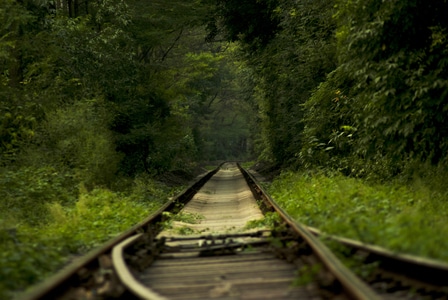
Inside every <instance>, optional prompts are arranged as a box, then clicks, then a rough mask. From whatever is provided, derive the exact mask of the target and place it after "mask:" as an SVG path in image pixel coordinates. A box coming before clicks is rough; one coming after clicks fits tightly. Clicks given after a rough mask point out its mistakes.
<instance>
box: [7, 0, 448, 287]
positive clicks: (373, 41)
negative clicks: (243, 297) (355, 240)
mask: <svg viewBox="0 0 448 300" xmlns="http://www.w3.org/2000/svg"><path fill="white" fill-rule="evenodd" d="M446 11H448V3H447V2H446V1H444V0H430V1H423V0H412V1H404V0H397V1H381V0H356V1H348V0H303V1H295V0H264V1H260V0H238V1H235V0H231V1H230V0H229V1H222V0H200V1H180V0H173V1H163V0H154V1H150V2H148V1H136V0H95V1H78V0H73V1H72V0H70V1H65V0H64V1H47V0H44V1H37V0H23V1H16V0H0V197H1V200H0V218H1V222H0V223H1V229H0V236H1V237H2V239H5V240H6V241H8V242H7V243H6V245H7V246H8V247H16V239H18V240H17V241H18V242H20V243H21V246H22V247H21V248H23V251H24V253H25V252H26V251H32V249H34V250H35V249H37V248H36V247H41V246H39V245H49V244H47V243H48V242H46V241H45V240H39V241H38V240H37V239H35V237H31V233H30V232H32V231H33V230H34V231H35V232H37V233H36V234H35V236H36V237H39V236H40V237H43V235H44V234H45V232H46V231H48V230H50V228H51V226H55V225H52V224H56V223H57V222H59V221H60V222H62V223H64V222H65V221H64V220H72V221H73V222H77V220H75V219H76V216H77V215H79V214H81V211H80V210H82V209H83V208H82V207H79V205H81V204H79V203H84V201H85V199H87V198H88V199H91V201H92V202H95V201H98V203H99V204H98V207H104V211H105V212H103V213H104V214H106V215H104V219H109V220H110V221H111V222H112V220H113V219H114V218H112V217H108V216H107V212H108V209H107V208H106V207H109V208H110V211H111V214H112V215H116V216H119V214H118V213H117V212H116V211H115V210H116V209H121V208H122V206H120V205H125V204H126V205H129V207H134V204H135V205H136V206H135V207H136V209H137V208H138V207H140V204H138V203H140V201H143V200H142V199H143V198H140V196H141V194H139V192H137V191H134V192H130V191H129V186H141V184H140V181H139V180H141V179H139V178H142V177H141V176H143V175H142V174H145V176H150V177H152V178H153V179H145V182H148V184H150V185H149V186H151V184H152V182H153V180H154V178H155V177H157V176H160V175H162V174H167V173H169V172H176V171H178V172H179V170H181V171H182V172H185V171H186V170H190V169H192V168H195V167H196V166H197V163H198V162H199V161H211V160H222V159H232V160H233V159H235V160H241V159H247V158H250V159H252V158H254V157H257V156H258V157H259V159H260V160H267V161H270V162H273V163H275V164H276V165H278V166H280V167H282V168H284V169H290V170H294V171H297V170H301V172H304V173H300V174H302V175H303V174H305V175H303V176H302V177H300V176H299V177H295V176H296V175H291V174H289V173H288V175H284V177H282V178H281V179H280V180H279V181H277V183H276V184H278V185H282V184H281V182H282V180H283V181H284V182H285V183H286V182H289V184H293V183H296V182H300V183H301V184H304V185H306V184H307V182H308V181H312V182H313V184H314V185H316V186H323V187H325V188H327V189H328V190H327V192H325V191H323V190H316V189H315V190H312V189H311V188H310V190H309V193H313V192H314V193H318V194H319V195H320V194H322V195H324V194H326V193H328V194H327V197H328V198H332V199H333V200H334V201H335V202H334V203H333V204H331V205H332V206H334V208H335V210H336V211H339V210H340V209H342V208H341V207H344V205H347V204H344V203H345V202H347V203H352V204H353V207H357V209H358V211H356V212H355V211H352V213H351V214H352V215H353V217H352V216H350V217H348V218H343V219H340V220H341V222H342V223H344V221H345V220H351V221H350V222H351V223H353V224H355V226H354V228H358V229H357V230H358V231H359V232H354V231H353V232H351V233H350V232H347V234H348V235H350V236H352V237H355V236H356V235H358V236H359V237H360V236H361V235H362V239H365V240H372V241H375V238H376V236H377V235H379V232H382V231H387V230H389V231H392V232H390V238H391V240H392V241H394V243H397V246H396V247H399V245H398V244H400V245H406V242H404V240H403V242H402V243H401V240H400V238H394V234H397V232H404V231H403V230H404V229H403V228H404V227H406V226H405V225H406V224H408V223H409V224H411V223H416V224H417V223H422V224H423V225H422V227H421V231H420V232H418V233H415V234H419V233H422V234H423V233H425V232H426V230H428V232H429V230H430V227H431V226H430V225H431V224H432V225H434V226H441V227H440V232H443V230H445V229H443V228H442V227H443V226H442V225H441V223H439V219H438V218H439V217H438V216H440V218H442V217H443V214H444V212H445V211H446V207H445V206H444V204H443V203H444V202H443V199H444V198H446V184H445V183H444V182H443V181H441V180H438V179H439V178H445V177H446V175H447V174H448V170H447V166H448V163H447V161H448V160H447V153H448V151H447V150H448V146H447V145H448V143H447V137H448V134H447V132H448V129H447V128H448V127H447V121H446V120H445V119H446V118H445V114H446V110H447V107H448V106H447V104H446V100H447V99H448V98H447V95H448V68H447V65H448V52H447V51H448V50H447V49H448V38H447V37H448V23H447V22H448V21H447V18H446ZM316 170H318V171H319V172H321V173H319V172H317V173H315V172H316ZM307 172H314V173H313V174H318V175H313V176H312V177H309V176H308V177H307V175H306V174H311V173H307ZM322 174H332V175H331V176H323V175H322ZM334 174H343V175H345V176H349V177H350V178H348V179H347V178H344V177H340V175H334ZM291 178H294V182H290V180H292V179H291ZM310 178H311V179H310ZM353 178H359V179H361V180H367V181H354V180H353ZM421 178H423V180H420V179H421ZM425 178H430V179H429V180H426V179H425ZM317 179H319V182H321V183H319V182H317V181H314V180H317ZM419 180H420V181H419ZM343 182H344V184H347V186H349V187H350V189H348V190H346V194H347V195H348V198H347V199H345V200H343V198H342V196H339V194H337V193H338V192H336V187H337V186H338V185H341V184H342V183H343ZM389 182H393V184H389ZM416 182H419V184H416ZM382 183H387V184H386V185H385V186H381V184H382ZM435 183H438V185H437V186H434V184H435ZM311 187H312V185H311ZM372 187H374V189H373V188H372ZM276 189H277V187H276ZM157 191H158V189H155V190H154V191H153V192H154V195H159V194H158V192H157ZM280 191H281V189H280V187H279V188H278V191H277V190H276V192H275V193H277V192H278V193H280V194H279V196H281V197H282V198H284V200H285V203H284V204H285V205H286V206H288V207H290V208H291V207H294V205H295V206H300V205H309V210H308V215H303V216H301V217H300V218H309V219H307V220H305V221H306V222H309V223H310V224H309V225H313V224H314V225H316V226H323V227H325V226H329V225H328V224H327V225H325V224H326V223H324V222H323V221H322V220H321V219H320V218H321V216H319V214H318V213H316V212H314V211H313V210H312V207H314V208H313V209H316V211H320V212H321V213H322V214H326V213H324V212H323V205H324V204H325V205H328V204H329V203H332V202H328V203H327V202H326V201H330V200H328V199H326V200H325V201H324V199H323V198H322V199H321V198H319V197H320V196H319V197H317V196H312V197H311V196H310V197H311V198H306V197H307V195H304V194H301V193H300V192H299V191H297V193H299V194H298V195H295V196H300V197H297V198H296V197H293V198H294V199H296V200H288V201H286V198H287V196H285V195H286V194H285V195H283V192H280ZM429 191H430V192H429ZM123 193H124V194H123ZM333 193H335V194H333ZM358 194H359V195H360V196H362V197H363V199H361V200H359V199H360V197H357V196H356V195H358ZM132 195H135V196H132ZM139 195H140V196H139ZM310 195H311V194H310ZM347 195H346V196H347ZM354 195H355V196H354ZM86 197H87V198H86ZM148 197H149V196H148ZM157 198H159V197H157ZM161 198H164V199H165V198H166V197H161ZM411 198H412V199H413V203H411V202H412V201H408V200H409V199H411ZM83 199H84V200H83ZM104 199H109V200H104ZM111 199H116V200H111ZM118 199H121V200H120V201H121V202H122V203H121V202H120V201H118ZM303 199H308V200H303ZM309 199H312V201H311V200H309ZM319 199H320V200H319ZM354 199H358V200H356V201H355V200H354ZM403 199H404V200H403ZM386 200H387V201H386ZM89 201H90V200H89ZM110 201H112V202H110ZM303 201H305V202H304V203H302V202H303ZM306 201H308V202H309V203H308V204H307V203H306ZM310 201H311V202H310ZM344 201H345V202H344ZM116 202H120V204H118V203H116ZM153 202H154V203H156V204H155V205H158V203H159V202H158V200H153ZM387 202H389V204H387ZM95 203H96V202H95ZM137 204H138V205H137ZM152 205H153V204H150V203H146V202H144V204H142V207H145V208H150V207H152ZM331 205H330V206H331ZM96 209H97V207H96V206H95V205H94V208H90V210H92V211H93V212H96V214H97V215H99V214H100V213H101V212H102V211H103V209H100V208H98V210H96ZM142 209H143V208H142ZM329 209H331V207H330V208H329ZM377 211H378V212H379V213H380V214H381V216H382V217H383V219H382V221H381V222H382V223H381V222H380V221H378V222H380V223H378V224H377V223H374V222H373V221H371V220H370V219H369V218H368V217H366V216H368V215H369V214H373V213H376V212H377ZM436 211H437V213H438V214H435V216H436V217H434V219H431V220H426V219H423V216H424V214H431V213H433V212H436ZM404 212H407V214H404ZM355 213H356V214H355ZM136 214H137V213H136ZM56 215H60V216H61V218H60V219H59V221H55V220H56V219H57V218H55V216H56ZM355 215H356V218H355V217H354V216H355ZM93 216H94V214H92V216H91V217H87V216H86V218H84V219H85V222H83V223H82V224H83V225H79V226H80V227H83V226H84V227H86V228H91V227H92V226H94V225H93V224H94V223H95V222H96V224H97V225H98V224H100V223H98V222H101V221H99V220H97V219H95V218H94V217H93ZM127 217H128V216H123V218H127ZM129 217H130V216H129ZM117 218H118V219H120V218H121V217H117ZM133 220H134V221H135V219H133ZM67 222H68V221H67ZM79 222H81V221H79ZM350 222H349V223H350ZM388 222H390V224H392V223H394V224H401V225H397V226H398V227H394V226H390V227H387V226H386V225H390V224H389V223H388ZM124 223H126V222H124ZM425 224H427V225H425ZM428 224H429V225H428ZM97 225H95V226H97ZM30 226H33V227H30ZM344 226H345V225H344ZM330 227H331V226H329V227H328V228H330ZM370 227H372V228H373V229H375V228H376V229H375V230H373V229H372V230H373V231H369V230H370V229H367V228H370ZM31 228H34V229H31ZM54 228H55V227H54ZM60 228H61V231H58V234H61V239H60V241H57V242H55V243H54V245H55V248H54V249H58V247H59V248H60V249H59V250H60V253H61V254H55V255H58V256H59V255H60V256H63V255H65V254H68V253H72V252H76V251H75V250H74V249H83V246H82V244H85V245H86V247H90V246H92V245H93V244H94V243H95V242H93V239H94V238H93V237H92V239H91V240H83V241H81V242H79V241H78V242H77V241H76V238H73V239H71V238H70V239H68V238H67V239H68V240H67V245H71V246H67V247H66V246H63V245H62V244H63V240H64V239H66V238H63V237H66V236H65V235H64V230H66V229H63V228H64V226H61V227H60ZM92 228H93V227H92ZM388 228H395V229H388ZM397 228H398V229H397ZM67 231H68V229H67ZM432 232H433V233H434V230H433V231H432ZM52 234H53V236H54V237H56V236H58V234H56V230H55V231H53V232H52ZM404 234H405V235H406V234H408V233H404ZM409 234H410V233H409ZM73 235H74V233H73ZM93 235H96V233H93ZM98 238H99V240H102V238H101V237H98ZM413 239H416V238H415V237H413ZM413 239H411V240H410V241H413ZM18 242H17V243H18ZM72 243H73V244H72ZM407 243H408V245H409V246H410V248H409V249H410V250H409V251H410V252H414V253H426V252H425V251H427V253H426V254H425V255H429V256H432V257H436V256H437V257H439V256H440V257H443V255H439V254H433V253H429V252H430V250H429V249H430V247H429V246H428V247H427V248H426V249H427V250H422V249H420V250H419V249H415V251H414V250H412V249H411V248H412V247H414V245H413V243H412V244H409V241H408V242H407ZM425 243H427V241H423V240H422V241H421V244H425ZM25 244H27V245H28V246H25ZM428 245H431V243H429V242H428ZM441 245H442V242H441ZM7 246H5V247H7ZM390 246H391V247H395V246H394V245H390ZM421 247H426V246H421ZM66 248H69V250H70V251H71V252H70V251H68V250H65V249H66ZM11 249H13V248H11ZM54 249H53V250H54ZM394 249H398V248H394ZM434 249H437V248H436V247H434ZM53 250H51V251H49V253H52V251H53ZM59 250H58V251H59ZM398 250H400V249H398ZM5 251H6V250H5ZM8 251H9V250H8ZM54 251H56V250H54ZM3 253H10V252H2V255H6V254H3ZM17 253H19V252H17ZM17 253H16V255H19V254H17ZM32 253H36V251H35V252H32ZM19 256H20V255H19ZM19 256H17V257H18V260H17V261H19V260H20V258H19ZM2 257H3V259H6V258H4V257H6V256H2ZM30 257H34V258H35V259H36V261H38V260H39V259H40V262H39V263H36V264H35V265H44V263H45V262H46V261H47V260H53V259H50V258H49V259H46V258H43V257H42V258H38V257H37V256H33V255H30ZM34 258H32V259H34ZM23 261H24V263H25V262H26V261H27V260H26V259H25V260H23ZM54 261H55V262H58V261H59V258H55V259H54ZM33 264H34V263H33ZM30 265H31V263H30ZM27 268H28V267H27ZM27 270H30V269H29V268H28V269H27ZM5 272H12V273H11V274H18V273H17V272H16V270H13V269H11V268H5ZM46 272H47V273H48V272H50V270H43V271H42V273H46ZM5 274H6V273H5ZM7 274H10V273H7ZM24 274H27V272H24ZM2 276H6V275H2ZM8 276H9V275H8ZM11 276H12V277H7V278H6V277H3V278H0V282H1V283H2V284H3V285H4V287H5V288H7V289H20V288H24V287H25V286H26V285H29V284H31V283H34V282H36V280H37V276H34V275H30V276H28V277H27V278H16V277H14V276H15V275H14V276H13V275H11ZM8 278H16V279H14V280H15V282H17V284H15V283H12V282H10V281H9V279H8Z"/></svg>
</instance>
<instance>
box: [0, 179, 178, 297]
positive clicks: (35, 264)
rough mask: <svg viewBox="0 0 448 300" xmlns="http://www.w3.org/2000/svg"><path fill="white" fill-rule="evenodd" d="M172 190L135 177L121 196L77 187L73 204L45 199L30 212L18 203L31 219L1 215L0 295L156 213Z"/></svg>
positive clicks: (40, 277) (108, 191) (24, 285)
mask: <svg viewBox="0 0 448 300" xmlns="http://www.w3.org/2000/svg"><path fill="white" fill-rule="evenodd" d="M173 192H176V190H169V189H167V188H166V187H165V186H163V185H162V184H160V183H156V182H154V181H153V180H152V179H150V178H148V177H142V176H140V177H139V178H137V179H136V180H135V182H134V183H132V184H131V185H129V186H128V188H127V189H123V190H122V191H121V192H113V191H111V190H109V189H104V188H95V189H94V190H92V191H90V192H89V191H87V190H86V189H85V188H81V190H80V191H79V192H78V195H79V196H78V197H77V198H76V199H74V200H73V205H66V204H64V203H61V202H58V201H46V203H42V204H41V206H42V208H41V209H38V208H36V209H31V207H32V206H31V205H28V206H26V204H23V205H24V206H25V207H26V208H27V209H28V210H29V214H30V215H32V216H33V218H31V221H30V219H28V218H23V217H22V216H21V215H19V216H14V215H5V214H3V213H2V216H1V217H2V218H1V223H0V241H1V243H0V253H1V255H0V264H1V266H2V268H0V297H1V298H2V299H7V298H10V297H11V296H12V291H20V290H22V289H23V288H24V287H26V286H28V285H30V284H32V283H35V282H37V281H40V280H42V279H44V278H46V277H47V276H49V275H51V274H53V273H54V272H55V271H56V270H57V269H60V268H61V267H62V266H63V265H64V264H66V263H67V261H68V260H69V259H72V258H76V257H77V256H79V255H82V254H84V253H86V252H87V251H88V250H90V249H92V248H94V247H98V246H99V245H101V244H102V243H104V242H105V241H107V240H109V239H111V238H113V237H115V236H117V235H118V234H119V233H120V232H122V231H124V230H126V229H128V228H130V227H131V226H132V225H135V224H136V223H138V222H140V221H141V220H143V219H144V218H145V217H147V216H148V215H149V214H151V213H152V212H154V211H155V210H157V209H158V208H159V207H160V206H161V205H162V204H164V203H165V202H166V201H167V200H168V199H167V197H168V196H170V195H172V194H173ZM32 199H36V198H32ZM54 199H57V198H54ZM44 208H45V209H44ZM2 212H4V211H2Z"/></svg>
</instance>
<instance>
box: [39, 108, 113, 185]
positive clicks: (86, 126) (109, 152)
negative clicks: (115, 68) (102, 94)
mask: <svg viewBox="0 0 448 300" xmlns="http://www.w3.org/2000/svg"><path fill="white" fill-rule="evenodd" d="M107 118H108V111H107V110H106V109H105V108H104V104H103V103H102V101H98V100H91V101H85V102H84V101H83V102H78V103H76V104H74V105H69V106H67V107H66V108H63V109H58V110H56V111H54V112H52V113H51V114H48V115H47V121H46V122H45V124H43V128H42V137H41V139H42V142H41V143H42V145H44V146H45V147H46V148H47V149H48V150H47V152H45V153H44V154H43V155H44V156H45V157H46V161H47V162H48V163H49V164H50V163H53V164H55V165H57V166H61V165H62V166H68V167H70V168H72V169H73V170H74V172H75V173H76V176H78V178H79V179H80V180H81V181H83V182H84V183H85V184H87V185H89V186H91V185H94V184H109V183H110V182H111V180H112V179H113V177H114V175H115V172H116V171H117V168H118V163H119V161H120V156H119V155H118V154H117V153H116V151H115V145H114V142H113V136H112V134H111V132H110V131H109V130H108V123H109V120H108V119H107ZM35 156H36V154H33V153H32V154H31V159H35Z"/></svg>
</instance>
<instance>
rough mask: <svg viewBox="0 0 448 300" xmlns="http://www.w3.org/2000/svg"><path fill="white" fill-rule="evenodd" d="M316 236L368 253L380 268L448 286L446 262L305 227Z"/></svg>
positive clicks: (447, 265) (433, 283)
mask: <svg viewBox="0 0 448 300" xmlns="http://www.w3.org/2000/svg"><path fill="white" fill-rule="evenodd" d="M307 229H308V230H309V231H310V232H311V233H312V234H314V235H316V236H323V238H325V239H329V240H333V241H336V242H338V243H340V244H342V245H345V246H347V247H349V248H352V249H356V250H360V251H364V252H366V253H368V255H369V256H370V257H369V260H370V261H379V262H380V268H382V269H386V270H388V271H391V272H395V273H397V274H398V273H403V271H406V277H408V278H412V279H415V280H417V281H421V282H424V283H427V284H431V285H443V286H448V264H447V263H445V262H442V261H437V260H433V259H429V258H423V257H418V256H414V255H409V254H402V253H397V252H393V251H391V250H388V249H386V248H383V247H380V246H376V245H370V244H365V243H361V242H359V241H355V240H352V239H348V238H344V237H340V236H336V235H328V234H325V233H323V232H321V231H320V230H319V229H317V228H313V227H307Z"/></svg>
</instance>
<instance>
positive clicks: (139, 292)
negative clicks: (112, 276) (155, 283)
mask: <svg viewBox="0 0 448 300" xmlns="http://www.w3.org/2000/svg"><path fill="white" fill-rule="evenodd" d="M142 236H143V234H142V233H139V234H136V235H133V236H131V237H129V238H127V239H126V240H124V241H122V242H121V243H119V244H118V245H116V246H115V247H114V248H113V250H112V262H113V266H114V268H115V271H116V274H117V276H118V278H119V279H120V281H121V283H122V284H123V285H124V286H125V287H126V288H127V289H128V290H129V291H130V292H132V293H133V294H134V295H136V296H138V297H139V298H141V299H145V300H168V298H165V297H163V296H161V295H159V294H157V293H156V292H154V291H153V290H151V289H150V288H148V287H147V286H145V285H143V284H141V283H140V282H139V281H138V280H136V279H135V277H134V276H133V275H132V273H131V272H130V271H129V269H128V267H127V265H126V262H125V259H124V253H123V252H124V249H126V248H127V247H128V246H129V245H130V244H132V243H134V242H135V241H137V240H138V239H140V238H141V237H142Z"/></svg>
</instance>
